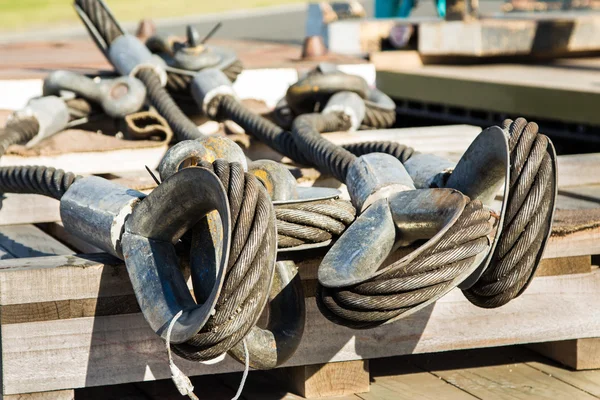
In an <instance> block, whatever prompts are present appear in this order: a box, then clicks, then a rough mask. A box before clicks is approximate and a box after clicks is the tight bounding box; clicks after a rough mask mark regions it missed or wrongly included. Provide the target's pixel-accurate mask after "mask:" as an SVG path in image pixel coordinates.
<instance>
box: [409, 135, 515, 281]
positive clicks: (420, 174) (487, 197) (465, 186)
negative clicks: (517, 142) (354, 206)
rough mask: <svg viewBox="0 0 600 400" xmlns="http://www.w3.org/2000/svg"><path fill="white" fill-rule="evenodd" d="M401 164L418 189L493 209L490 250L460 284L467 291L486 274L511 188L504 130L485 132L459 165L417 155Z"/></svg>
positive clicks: (431, 156) (476, 140)
mask: <svg viewBox="0 0 600 400" xmlns="http://www.w3.org/2000/svg"><path fill="white" fill-rule="evenodd" d="M404 165H405V166H406V170H407V171H408V173H409V174H410V175H411V177H412V178H413V180H414V182H415V186H416V187H418V188H428V187H445V188H452V189H456V190H459V191H460V192H461V193H463V194H464V195H466V196H469V198H470V199H471V200H480V201H481V202H482V203H483V204H484V206H486V207H487V208H489V209H495V214H496V215H497V216H498V221H497V223H496V225H497V230H496V234H495V238H494V240H493V241H492V244H491V246H490V249H489V251H488V253H487V255H486V257H485V259H483V260H482V261H481V263H480V264H479V266H478V267H477V269H476V270H475V271H474V272H473V273H472V274H471V275H470V276H469V277H468V278H466V279H465V280H464V281H463V282H462V283H461V284H460V285H459V287H460V288H461V289H468V288H469V287H471V286H472V285H474V284H475V282H477V280H478V279H479V277H481V275H482V274H483V273H484V272H485V270H486V268H487V267H488V265H489V263H490V261H491V257H492V255H493V253H494V249H495V248H496V245H497V243H498V238H499V237H500V234H501V233H502V226H503V221H504V215H505V213H506V205H507V202H508V197H509V189H510V188H509V186H510V185H509V183H510V150H509V147H508V141H507V139H506V135H505V133H504V131H503V130H502V129H501V128H500V127H497V126H493V127H490V128H487V129H485V130H484V131H483V132H481V133H480V134H479V135H478V136H477V137H476V138H475V140H474V141H473V142H472V143H471V145H470V146H469V148H468V149H467V151H466V152H465V153H464V154H463V156H462V157H461V159H460V161H459V162H458V164H454V163H452V162H451V161H448V160H446V159H444V158H442V157H439V156H434V155H430V154H418V155H414V156H413V157H411V159H410V160H408V161H407V162H406V163H404ZM502 187H504V190H503V193H502V194H503V200H502V203H501V205H500V207H498V206H497V204H496V203H495V199H496V196H497V195H498V194H499V192H500V190H501V188H502Z"/></svg>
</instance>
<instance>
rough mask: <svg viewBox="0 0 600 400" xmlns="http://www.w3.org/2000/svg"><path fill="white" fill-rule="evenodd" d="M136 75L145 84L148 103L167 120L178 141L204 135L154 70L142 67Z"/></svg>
mask: <svg viewBox="0 0 600 400" xmlns="http://www.w3.org/2000/svg"><path fill="white" fill-rule="evenodd" d="M136 77H137V78H138V79H139V80H141V81H142V82H143V83H144V85H145V86H146V90H147V96H148V99H149V100H150V103H151V104H152V105H153V106H154V107H155V108H156V110H157V111H158V113H159V114H160V115H161V116H162V117H163V118H164V119H166V120H167V122H169V125H170V126H171V129H172V130H173V134H174V135H175V138H176V139H177V141H178V142H181V141H183V140H194V139H198V138H200V137H203V136H204V135H202V134H201V133H200V131H198V127H197V126H196V124H194V123H193V122H192V121H191V120H190V119H189V118H188V117H187V116H186V115H185V113H184V112H183V111H182V110H181V108H179V106H178V105H177V103H176V102H175V100H173V98H172V97H171V95H170V94H169V92H168V91H167V90H166V89H165V88H164V87H163V86H162V84H161V82H160V79H159V77H158V76H157V75H156V73H155V72H154V71H152V70H150V69H146V68H143V69H141V70H140V71H139V72H138V73H137V74H136Z"/></svg>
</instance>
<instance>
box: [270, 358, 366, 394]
mask: <svg viewBox="0 0 600 400" xmlns="http://www.w3.org/2000/svg"><path fill="white" fill-rule="evenodd" d="M277 372H280V374H277V375H275V376H278V377H280V376H281V375H283V376H284V378H283V382H284V387H287V388H288V390H289V391H290V392H292V393H295V394H298V395H300V396H302V397H305V398H307V399H317V398H323V397H330V396H346V395H349V394H355V393H366V392H368V391H369V362H368V361H367V360H356V361H342V362H336V363H327V364H312V365H300V366H296V367H289V368H284V369H282V370H278V371H275V373H277Z"/></svg>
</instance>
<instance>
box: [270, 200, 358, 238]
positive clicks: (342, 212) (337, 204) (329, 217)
mask: <svg viewBox="0 0 600 400" xmlns="http://www.w3.org/2000/svg"><path fill="white" fill-rule="evenodd" d="M275 216H276V217H277V247H278V248H280V249H283V248H288V247H295V246H300V245H303V244H310V243H320V242H325V241H328V240H331V239H333V238H334V237H337V236H339V235H341V234H342V233H343V232H344V231H345V230H346V228H347V227H348V226H349V225H350V224H351V223H352V222H353V221H354V217H355V216H356V210H355V209H354V207H353V206H352V204H351V203H350V202H349V201H345V200H338V199H331V200H321V201H311V202H306V203H291V204H282V205H276V206H275Z"/></svg>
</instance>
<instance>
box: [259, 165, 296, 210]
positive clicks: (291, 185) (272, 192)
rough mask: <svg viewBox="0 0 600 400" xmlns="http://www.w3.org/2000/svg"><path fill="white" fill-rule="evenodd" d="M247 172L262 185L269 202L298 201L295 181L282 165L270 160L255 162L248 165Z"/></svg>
mask: <svg viewBox="0 0 600 400" xmlns="http://www.w3.org/2000/svg"><path fill="white" fill-rule="evenodd" d="M248 172H250V173H251V174H253V175H254V176H256V177H257V178H258V180H259V181H260V182H261V183H262V184H263V186H264V187H265V189H267V192H269V196H270V197H271V200H273V201H278V202H287V201H289V200H296V199H298V190H297V184H296V179H295V178H294V176H293V175H292V173H291V172H290V171H289V169H287V168H286V167H285V166H284V165H282V164H280V163H278V162H275V161H272V160H257V161H253V162H251V163H250V165H249V166H248Z"/></svg>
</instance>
